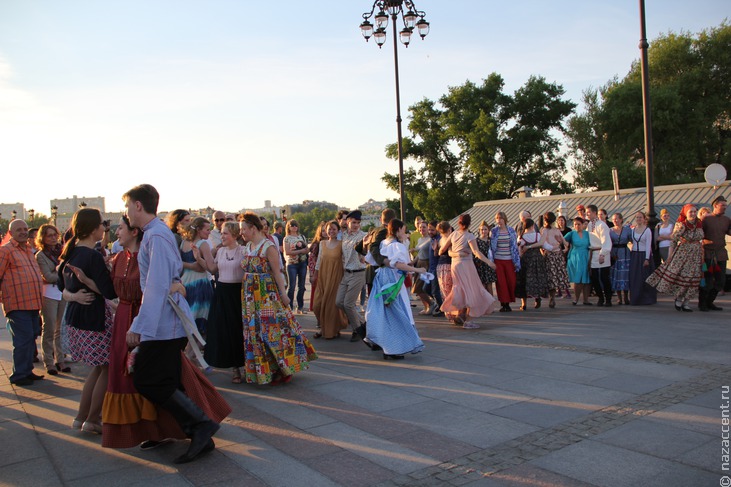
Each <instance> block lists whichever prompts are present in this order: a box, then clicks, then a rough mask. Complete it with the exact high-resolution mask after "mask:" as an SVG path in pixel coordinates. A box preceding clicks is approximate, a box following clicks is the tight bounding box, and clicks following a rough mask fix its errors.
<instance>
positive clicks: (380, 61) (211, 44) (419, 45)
mask: <svg viewBox="0 0 731 487" xmlns="http://www.w3.org/2000/svg"><path fill="white" fill-rule="evenodd" d="M415 3H416V7H417V8H418V9H419V10H423V11H425V12H426V20H428V21H429V22H430V24H431V31H430V33H429V35H428V36H427V37H426V39H425V40H423V41H422V40H421V39H419V38H418V37H415V38H414V39H413V40H412V43H411V45H410V46H409V47H408V49H406V48H404V46H402V45H399V52H398V55H399V67H400V70H399V75H400V82H401V83H400V86H401V111H402V116H403V118H404V122H403V123H404V135H408V129H407V125H408V121H409V118H408V107H409V106H410V105H412V104H414V103H416V102H418V101H420V100H422V99H423V98H429V99H432V100H436V99H438V98H439V97H440V96H441V95H443V94H444V93H446V92H447V90H448V88H449V87H450V86H458V85H461V84H463V83H464V82H465V81H467V80H470V81H473V82H476V83H480V82H481V81H482V79H484V78H486V77H487V76H488V75H489V74H490V73H492V72H496V73H498V74H500V75H502V76H503V78H504V79H505V84H506V85H505V90H506V92H508V93H513V92H514V91H515V90H516V89H518V88H519V87H520V86H522V85H523V84H524V83H525V82H526V81H527V80H528V78H529V77H530V76H531V75H538V76H543V77H545V78H546V79H547V80H548V81H549V82H556V83H559V84H561V85H563V87H564V88H565V90H566V95H565V97H566V98H568V99H571V100H573V101H574V102H575V103H577V104H579V105H580V101H581V94H582V92H583V91H584V90H586V89H587V88H589V87H599V86H602V85H604V84H605V83H606V82H607V81H608V80H610V79H611V78H612V77H614V76H619V77H620V78H621V77H623V76H624V75H625V74H626V73H627V72H628V71H629V69H630V66H631V63H632V62H633V61H634V60H636V59H638V58H639V55H640V52H639V49H638V43H639V38H640V28H639V26H640V23H639V7H638V2H637V1H630V0H612V1H611V2H602V1H598V0H589V1H587V0H554V1H550V2H548V1H545V0H515V1H512V2H497V1H486V0H450V1H445V0H415ZM372 5H373V3H372V0H347V1H345V0H310V1H303V0H282V1H279V2H254V1H250V0H235V1H233V0H232V1H228V0H227V1H224V0H208V1H206V2H201V1H189V0H144V1H143V0H125V1H124V2H108V1H103V2H102V1H98V0H86V1H84V0H64V1H63V2H59V1H57V0H32V1H31V0H0V168H2V184H1V185H0V203H15V202H22V203H24V204H25V208H26V209H29V208H34V209H35V210H36V212H42V213H45V214H49V213H50V209H49V207H50V200H51V199H55V198H66V197H71V196H73V195H78V196H79V197H81V196H86V197H92V196H104V197H106V210H107V211H120V210H122V208H123V203H122V201H121V195H122V194H123V193H124V192H125V191H126V190H128V189H129V188H131V187H132V186H134V185H136V184H140V183H150V184H152V185H154V186H155V187H156V188H157V189H158V191H159V192H160V194H161V200H160V210H171V209H174V208H194V209H195V208H202V207H206V206H211V207H213V208H217V209H223V210H228V211H234V210H239V209H242V208H260V207H262V206H264V201H265V200H271V201H272V204H273V205H275V206H277V205H284V204H293V203H298V202H301V201H303V200H325V201H330V202H333V203H337V204H338V205H340V206H343V207H346V208H355V207H357V206H358V205H361V204H363V203H364V202H366V201H367V200H368V199H369V198H373V199H376V200H385V199H386V198H397V197H398V194H397V193H396V192H393V191H390V190H388V189H387V188H386V187H385V185H384V183H383V182H382V181H381V177H382V175H383V173H384V172H391V173H395V172H397V169H398V164H397V162H396V161H394V160H391V159H388V158H386V156H385V153H384V149H385V147H386V145H387V144H390V143H394V142H395V141H396V101H395V84H394V59H393V45H392V38H391V35H392V34H391V30H390V25H389V31H388V32H389V34H388V39H387V43H386V44H385V45H384V47H383V48H382V49H378V47H377V46H376V44H375V42H374V41H373V40H372V39H371V41H370V42H368V43H366V42H365V41H364V39H363V37H362V36H361V34H360V30H359V28H358V26H359V24H360V22H361V21H362V20H363V19H362V13H363V12H365V11H370V9H371V6H372ZM645 8H646V18H647V37H648V39H649V40H652V39H653V38H655V37H657V36H658V35H659V34H661V33H667V32H669V31H674V32H680V31H687V32H692V33H695V32H699V31H700V30H703V29H706V28H709V27H715V26H718V25H719V24H720V23H721V22H722V21H723V20H724V19H725V18H728V17H729V14H730V13H731V9H730V8H729V3H728V0H695V1H693V2H689V1H687V0H647V1H646V7H645ZM650 74H652V73H650ZM580 108H581V107H580V106H579V109H580ZM407 164H408V161H407Z"/></svg>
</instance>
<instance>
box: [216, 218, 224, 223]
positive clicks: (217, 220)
mask: <svg viewBox="0 0 731 487" xmlns="http://www.w3.org/2000/svg"><path fill="white" fill-rule="evenodd" d="M213 221H214V222H225V221H226V219H225V218H216V219H215V220H213Z"/></svg>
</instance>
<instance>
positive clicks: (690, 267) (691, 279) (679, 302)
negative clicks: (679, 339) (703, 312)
mask: <svg viewBox="0 0 731 487" xmlns="http://www.w3.org/2000/svg"><path fill="white" fill-rule="evenodd" d="M702 241H703V225H702V223H701V221H700V219H699V218H698V215H697V210H696V207H695V205H690V204H688V205H685V206H684V207H683V209H682V210H681V211H680V216H679V217H678V221H677V222H676V223H675V226H674V227H673V233H672V240H671V242H672V244H671V247H670V252H669V254H668V258H667V260H666V261H665V262H664V263H663V264H662V265H661V266H660V267H658V268H657V270H656V271H655V272H654V273H653V274H652V275H651V276H650V277H648V278H647V284H649V285H651V286H653V287H655V288H656V289H657V290H658V291H660V292H661V293H665V294H671V295H673V296H674V297H675V309H676V310H678V311H686V312H690V311H693V310H692V309H691V308H690V305H689V304H688V302H689V301H690V300H691V299H694V298H696V297H698V286H699V285H700V282H701V278H702V275H703V271H702V267H703V246H702Z"/></svg>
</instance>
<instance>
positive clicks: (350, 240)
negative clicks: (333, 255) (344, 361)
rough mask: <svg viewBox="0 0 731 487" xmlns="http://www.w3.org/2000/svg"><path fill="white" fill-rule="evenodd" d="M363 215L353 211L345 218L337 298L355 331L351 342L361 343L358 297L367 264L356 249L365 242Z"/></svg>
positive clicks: (364, 281) (351, 327)
mask: <svg viewBox="0 0 731 487" xmlns="http://www.w3.org/2000/svg"><path fill="white" fill-rule="evenodd" d="M362 216H363V215H362V213H361V212H360V211H358V210H354V211H351V212H350V213H348V214H347V215H346V216H345V222H346V231H344V232H343V234H342V238H341V241H342V243H343V268H344V269H345V272H344V273H343V279H342V280H341V281H340V287H339V288H338V294H337V297H336V298H335V305H336V306H337V307H338V308H340V309H342V310H343V312H344V313H345V315H346V316H347V317H348V324H349V325H350V329H351V330H352V331H353V334H352V336H351V337H350V341H351V342H357V341H360V339H361V337H360V336H359V334H358V331H357V330H358V329H359V327H360V326H361V325H362V321H361V318H360V314H359V313H358V308H357V305H358V295H359V294H360V291H361V289H363V286H365V283H366V273H365V270H366V263H365V260H364V259H363V256H362V255H361V254H360V253H359V252H357V251H356V249H355V247H356V245H358V244H359V243H360V242H362V241H363V237H365V236H366V233H365V232H364V231H362V230H361V229H360V220H361V218H362Z"/></svg>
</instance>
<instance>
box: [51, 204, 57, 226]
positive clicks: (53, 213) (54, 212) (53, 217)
mask: <svg viewBox="0 0 731 487" xmlns="http://www.w3.org/2000/svg"><path fill="white" fill-rule="evenodd" d="M57 216H58V206H56V205H53V206H52V207H51V220H53V226H54V227H55V226H56V217H57Z"/></svg>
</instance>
